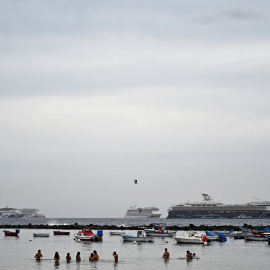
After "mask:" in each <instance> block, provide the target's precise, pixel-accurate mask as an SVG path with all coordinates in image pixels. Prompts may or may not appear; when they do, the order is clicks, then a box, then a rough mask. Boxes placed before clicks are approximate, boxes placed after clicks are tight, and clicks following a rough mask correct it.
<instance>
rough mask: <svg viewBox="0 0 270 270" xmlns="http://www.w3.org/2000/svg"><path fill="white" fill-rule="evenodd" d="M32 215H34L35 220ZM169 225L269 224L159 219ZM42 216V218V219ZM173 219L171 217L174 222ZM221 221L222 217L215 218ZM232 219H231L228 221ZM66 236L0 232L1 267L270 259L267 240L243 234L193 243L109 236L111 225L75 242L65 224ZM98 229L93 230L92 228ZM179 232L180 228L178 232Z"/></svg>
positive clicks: (169, 265)
mask: <svg viewBox="0 0 270 270" xmlns="http://www.w3.org/2000/svg"><path fill="white" fill-rule="evenodd" d="M34 220H35V221H34ZM8 221H10V222H12V223H13V224H14V225H16V223H17V224H22V219H19V220H15V219H8ZM152 221H153V220H152V219H151V220H150V221H148V219H147V220H141V219H140V220H138V219H137V220H130V219H128V220H127V219H45V220H44V219H43V220H42V221H40V222H38V220H37V219H31V220H25V222H26V224H28V223H30V222H31V223H32V224H34V222H36V224H40V223H41V222H42V224H51V225H53V224H74V223H78V224H82V225H87V224H90V223H91V224H97V225H119V226H121V225H126V226H129V225H138V226H140V225H143V224H146V225H147V224H148V222H149V224H150V223H151V222H152ZM158 221H160V222H163V221H166V224H167V225H171V224H173V225H183V224H184V225H183V226H185V225H189V224H190V223H192V224H194V225H200V224H204V222H206V223H205V224H209V225H230V224H232V223H233V224H232V225H235V226H242V225H243V224H244V223H247V224H250V225H253V226H254V225H264V226H266V225H269V221H267V220H264V221H263V220H257V221H255V220H248V221H246V220H245V221H239V220H227V221H225V222H224V221H222V222H221V221H217V220H212V221H210V220H207V221H202V220H196V221H195V220H192V221H191V220H186V221H183V220H161V219H158ZM43 222H44V223H43ZM174 222H175V223H174ZM219 222H221V223H219ZM231 222H232V223H231ZM0 223H2V224H7V220H3V219H1V220H0ZM69 231H70V232H71V233H70V236H54V235H53V230H51V229H49V230H37V229H22V230H21V232H20V236H19V237H5V236H4V233H2V232H1V234H0V254H1V255H0V269H1V270H6V269H22V270H26V269H42V270H47V269H57V270H58V269H59V270H60V269H63V270H65V269H76V270H79V269H81V270H84V269H105V270H106V269H117V270H122V269H130V270H135V269H141V270H143V269H149V270H152V269H168V270H170V269H189V270H197V269H200V270H201V269H209V270H216V269H232V270H234V269H235V270H236V269H245V270H249V269H250V270H251V269H252V270H254V269H266V268H268V266H269V263H270V256H269V254H270V245H268V242H267V241H266V242H251V241H245V240H234V239H233V238H228V241H227V242H225V243H220V242H215V241H212V242H211V244H210V245H209V246H203V245H196V244H177V243H176V242H175V241H174V239H173V238H155V239H154V242H153V243H136V244H133V243H132V242H128V243H124V242H122V241H121V237H120V236H110V235H109V231H107V230H104V231H103V234H104V235H103V241H102V242H80V243H78V242H76V241H75V240H74V239H73V235H74V233H75V232H77V231H75V230H74V231H73V230H69ZM34 232H47V233H48V232H49V233H50V237H48V238H34V237H33V233H34ZM94 232H96V231H94ZM125 232H126V233H127V234H132V235H135V234H136V231H127V230H126V231H125ZM177 233H178V234H181V231H178V232H177ZM165 248H167V249H168V251H169V252H170V259H169V260H167V261H165V260H164V259H162V254H163V252H164V249H165ZM38 249H41V251H42V254H43V258H42V261H41V262H37V261H35V259H34V256H35V254H36V253H37V250H38ZM93 250H97V252H98V254H99V257H100V260H99V261H97V262H89V260H88V258H89V256H90V253H91V252H93ZM187 250H190V251H191V252H195V253H196V254H197V256H198V257H199V259H193V260H192V261H186V260H185V259H180V257H184V256H185V253H186V251H187ZM56 251H58V252H59V254H60V257H61V260H60V265H59V266H54V260H53V258H54V253H55V252H56ZM78 251H80V253H81V258H82V261H81V262H80V263H76V262H75V256H76V253H77V252H78ZM114 251H116V252H117V253H118V254H119V262H118V263H117V264H116V263H114V260H113V256H112V253H113V252H114ZM67 252H69V253H70V254H71V257H72V262H71V263H66V262H65V256H66V254H67Z"/></svg>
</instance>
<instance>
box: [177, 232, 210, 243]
mask: <svg viewBox="0 0 270 270" xmlns="http://www.w3.org/2000/svg"><path fill="white" fill-rule="evenodd" d="M174 239H175V241H176V242H177V243H185V244H204V243H206V244H208V243H209V242H211V240H209V239H208V237H207V236H206V235H205V234H202V235H201V236H198V235H195V233H194V232H189V233H183V234H182V235H177V236H175V238H174Z"/></svg>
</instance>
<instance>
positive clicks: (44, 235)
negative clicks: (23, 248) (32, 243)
mask: <svg viewBox="0 0 270 270" xmlns="http://www.w3.org/2000/svg"><path fill="white" fill-rule="evenodd" d="M33 236H34V237H50V234H49V233H33Z"/></svg>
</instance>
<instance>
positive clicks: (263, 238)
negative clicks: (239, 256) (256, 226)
mask: <svg viewBox="0 0 270 270" xmlns="http://www.w3.org/2000/svg"><path fill="white" fill-rule="evenodd" d="M245 240H247V241H268V238H267V237H266V236H260V235H246V236H245Z"/></svg>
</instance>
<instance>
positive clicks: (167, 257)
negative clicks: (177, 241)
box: [162, 248, 170, 259]
mask: <svg viewBox="0 0 270 270" xmlns="http://www.w3.org/2000/svg"><path fill="white" fill-rule="evenodd" d="M162 258H164V259H169V258H170V253H169V252H168V250H167V248H165V252H164V254H163V256H162Z"/></svg>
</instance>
